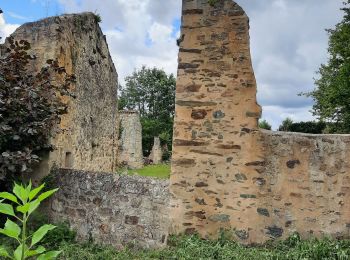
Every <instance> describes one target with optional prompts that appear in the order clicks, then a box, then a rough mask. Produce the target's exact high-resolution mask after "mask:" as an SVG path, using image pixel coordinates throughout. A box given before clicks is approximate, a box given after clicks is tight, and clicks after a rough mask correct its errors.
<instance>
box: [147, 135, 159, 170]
mask: <svg viewBox="0 0 350 260" xmlns="http://www.w3.org/2000/svg"><path fill="white" fill-rule="evenodd" d="M148 158H149V159H150V160H152V162H153V163H154V164H160V163H162V160H163V150H162V146H161V144H160V138H159V137H154V142H153V147H152V151H151V154H150V155H149V157H148Z"/></svg>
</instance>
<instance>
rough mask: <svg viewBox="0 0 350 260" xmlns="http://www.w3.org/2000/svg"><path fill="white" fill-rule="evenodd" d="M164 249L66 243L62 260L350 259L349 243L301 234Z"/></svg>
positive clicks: (178, 243)
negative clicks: (261, 242) (258, 242)
mask: <svg viewBox="0 0 350 260" xmlns="http://www.w3.org/2000/svg"><path fill="white" fill-rule="evenodd" d="M169 242H170V243H169V246H168V247H167V248H165V249H162V250H146V251H133V250H130V249H124V250H122V251H117V250H115V249H113V248H112V247H105V246H98V245H92V244H80V245H79V244H67V243H66V244H63V245H62V246H61V250H63V253H62V255H61V259H74V260H80V259H81V260H82V259H87V260H88V259H91V260H93V259H97V260H99V259H100V260H108V259H116V260H119V259H120V260H124V259H181V260H197V259H203V260H204V259H205V260H212V259H223V260H224V259H225V260H226V259H237V260H255V259H256V260H270V259H275V260H280V259H281V260H284V259H288V260H289V259H292V260H294V259H295V260H297V259H298V260H299V259H305V260H306V259H309V260H322V259H327V260H332V259H334V260H347V259H350V258H349V256H350V241H349V240H343V241H336V240H331V239H323V240H316V239H313V240H309V241H302V240H301V239H300V238H299V236H298V235H295V236H293V237H291V238H290V239H288V240H286V241H284V242H280V243H278V244H275V245H270V246H264V247H245V246H242V245H239V244H237V243H235V242H233V241H231V240H229V239H226V238H225V237H224V236H223V237H221V238H220V239H218V240H202V239H200V238H199V237H198V236H183V237H172V238H171V239H170V241H169Z"/></svg>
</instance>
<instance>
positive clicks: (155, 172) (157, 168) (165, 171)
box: [128, 164, 170, 179]
mask: <svg viewBox="0 0 350 260" xmlns="http://www.w3.org/2000/svg"><path fill="white" fill-rule="evenodd" d="M128 173H129V174H130V175H135V174H136V175H141V176H146V177H155V178H159V179H168V178H169V177H170V164H158V165H148V166H146V167H144V168H142V169H140V170H129V171H128Z"/></svg>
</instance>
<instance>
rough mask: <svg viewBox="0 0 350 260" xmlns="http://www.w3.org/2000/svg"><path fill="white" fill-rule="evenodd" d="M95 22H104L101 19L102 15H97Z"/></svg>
mask: <svg viewBox="0 0 350 260" xmlns="http://www.w3.org/2000/svg"><path fill="white" fill-rule="evenodd" d="M95 21H96V23H100V22H102V18H101V15H100V14H95Z"/></svg>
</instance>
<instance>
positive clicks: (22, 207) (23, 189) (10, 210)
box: [0, 183, 60, 260]
mask: <svg viewBox="0 0 350 260" xmlns="http://www.w3.org/2000/svg"><path fill="white" fill-rule="evenodd" d="M44 186H45V185H44V184H43V185H41V186H40V187H38V188H35V189H32V184H31V183H29V185H28V186H22V185H18V184H15V186H14V188H13V194H11V193H8V192H1V193H0V199H1V200H0V213H1V214H4V215H7V216H9V217H10V218H11V219H13V220H14V221H17V222H18V221H19V222H20V223H21V226H19V225H18V224H17V223H16V222H14V221H13V220H11V219H9V218H8V219H7V221H6V223H5V227H4V228H3V229H0V234H3V235H5V236H6V237H8V238H11V239H14V240H15V241H16V244H17V247H16V249H15V250H14V251H13V252H12V253H9V250H8V249H7V248H5V247H4V246H0V256H1V257H4V258H9V259H16V260H23V259H28V258H32V257H33V256H38V257H37V259H38V260H45V259H54V258H56V257H57V256H58V255H59V254H60V251H46V249H45V247H43V246H38V243H39V242H40V241H42V239H43V238H44V236H45V235H46V234H47V233H48V232H49V231H50V230H53V229H55V228H56V227H55V226H53V225H47V224H45V225H43V226H41V227H39V228H38V229H37V230H36V231H35V232H34V233H33V234H32V235H31V236H28V231H27V227H28V226H27V225H28V220H29V217H30V216H31V214H32V213H33V212H34V211H35V210H36V209H37V208H38V207H39V206H40V204H41V202H42V201H43V200H45V199H46V198H48V197H50V196H51V195H52V194H53V193H55V192H56V191H57V189H55V190H50V191H46V192H44V193H41V194H40V192H41V190H42V189H43V188H44ZM4 201H8V202H10V203H13V204H14V205H16V211H17V214H16V213H15V210H14V207H13V205H12V204H8V203H3V202H4ZM29 240H30V243H29ZM34 246H35V247H36V249H34Z"/></svg>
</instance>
